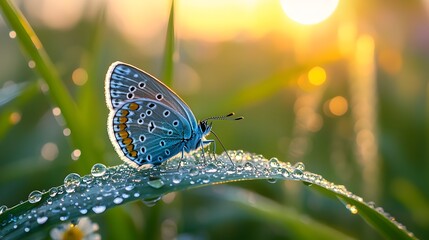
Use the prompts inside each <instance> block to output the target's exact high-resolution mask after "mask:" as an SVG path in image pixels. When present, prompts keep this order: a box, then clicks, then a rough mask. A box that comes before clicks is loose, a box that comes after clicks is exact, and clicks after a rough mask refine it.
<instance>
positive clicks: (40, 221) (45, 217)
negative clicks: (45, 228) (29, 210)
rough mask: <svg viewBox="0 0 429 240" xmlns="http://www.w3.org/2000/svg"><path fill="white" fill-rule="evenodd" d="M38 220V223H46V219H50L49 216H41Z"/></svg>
mask: <svg viewBox="0 0 429 240" xmlns="http://www.w3.org/2000/svg"><path fill="white" fill-rule="evenodd" d="M36 220H37V223H38V224H44V223H45V222H46V221H48V217H47V216H40V217H38V218H37V219H36Z"/></svg>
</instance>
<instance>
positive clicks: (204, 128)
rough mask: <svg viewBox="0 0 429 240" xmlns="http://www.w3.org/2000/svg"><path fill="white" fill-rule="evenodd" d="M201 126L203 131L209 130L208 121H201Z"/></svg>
mask: <svg viewBox="0 0 429 240" xmlns="http://www.w3.org/2000/svg"><path fill="white" fill-rule="evenodd" d="M200 128H201V131H202V132H205V131H206V130H207V122H205V121H202V122H200Z"/></svg>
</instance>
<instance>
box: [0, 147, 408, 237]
mask: <svg viewBox="0 0 429 240" xmlns="http://www.w3.org/2000/svg"><path fill="white" fill-rule="evenodd" d="M231 160H232V161H233V163H234V165H233V164H232V163H231ZM179 164H180V165H181V166H180V168H178V165H179ZM93 169H95V168H93ZM256 179H267V180H270V181H274V180H293V181H301V182H304V183H306V184H307V185H312V186H314V187H315V188H317V189H318V190H320V191H323V192H325V193H327V194H328V195H330V196H333V197H337V198H339V199H341V201H343V202H346V203H347V204H349V205H348V206H349V208H350V209H355V208H356V209H357V212H355V211H354V210H353V211H352V212H354V213H356V214H358V215H360V216H361V217H363V218H364V219H365V220H367V221H368V222H369V223H370V224H371V226H373V227H374V228H375V229H376V230H377V231H379V232H380V233H381V234H383V235H384V236H386V237H388V238H395V239H413V235H412V233H410V232H408V231H407V230H406V228H405V227H404V226H403V225H401V224H399V223H398V222H396V221H395V220H394V219H393V218H391V217H389V216H388V215H387V214H386V213H384V212H382V211H381V210H379V208H376V207H375V206H373V205H370V204H367V203H365V202H364V201H363V200H362V198H360V197H358V196H356V195H354V194H352V193H351V192H349V191H348V190H347V189H346V188H345V187H344V186H342V185H336V184H334V183H331V182H329V181H327V180H326V179H324V178H323V177H322V176H320V175H317V174H315V173H311V172H307V171H305V169H304V164H302V163H297V164H295V165H294V166H291V164H290V163H284V162H279V161H278V160H277V159H275V158H272V159H270V160H267V159H265V158H263V157H262V156H261V155H256V154H250V153H245V152H243V151H229V152H228V155H227V154H225V153H223V154H222V155H219V156H217V157H216V158H214V159H207V157H206V158H204V157H202V156H201V155H200V154H199V153H195V154H194V155H187V156H185V157H184V158H183V159H181V158H180V157H175V158H173V159H171V160H169V161H168V162H165V163H164V164H162V165H161V166H156V167H152V168H149V169H145V170H144V169H141V170H139V169H135V168H132V167H129V166H127V165H119V166H115V167H110V168H108V169H104V168H103V166H102V165H98V171H93V175H86V176H83V177H79V176H78V175H77V174H74V173H72V174H70V175H69V176H67V177H66V178H65V182H64V185H63V186H59V187H53V188H52V189H50V190H49V191H48V192H45V193H43V194H41V195H40V196H39V197H40V199H38V198H33V199H32V202H33V203H30V202H29V201H26V202H24V203H22V204H19V205H17V206H15V207H12V208H10V209H8V210H6V211H4V212H3V213H2V214H1V215H0V224H1V226H2V228H1V230H0V237H3V238H7V239H21V238H22V237H24V236H29V234H30V233H36V232H38V231H41V230H42V229H45V228H48V227H52V226H54V225H57V224H59V223H61V222H63V221H70V220H73V219H77V218H79V217H81V216H84V215H92V214H100V213H102V212H104V211H106V210H107V209H109V208H113V207H115V206H117V205H121V204H125V203H127V202H131V201H135V200H143V202H144V203H146V204H147V205H148V206H152V205H154V204H156V202H157V201H158V200H159V199H161V197H162V196H163V195H165V194H167V193H170V192H175V191H183V190H188V189H193V188H197V187H203V186H209V185H215V184H221V183H228V182H234V181H244V180H256ZM230 196H231V197H230V201H231V200H232V201H236V202H241V204H243V203H245V201H246V200H245V199H248V198H244V197H243V195H240V194H239V192H237V194H236V195H230ZM253 205H255V207H254V208H255V209H257V210H258V211H260V212H265V213H266V214H273V215H275V216H276V217H277V218H281V219H282V221H284V222H285V224H293V223H292V222H293V221H291V220H293V219H291V218H288V217H287V216H286V215H288V214H290V213H291V211H286V210H285V209H284V208H282V207H280V206H278V205H277V206H275V205H272V204H271V203H268V201H267V200H261V199H260V200H259V201H256V202H255V203H253ZM258 205H259V206H258ZM282 215H284V216H282ZM29 216H31V217H29ZM289 217H290V216H289ZM297 218H298V216H297ZM295 224H296V223H295ZM299 229H301V230H302V228H301V227H300V228H299ZM326 229H327V227H326V226H321V225H317V224H316V225H315V227H313V228H312V230H311V231H313V233H314V235H313V236H323V237H324V238H325V237H326V238H329V237H333V238H342V237H343V236H344V235H343V234H341V233H338V232H337V231H334V230H332V231H327V230H326ZM301 230H297V232H296V233H295V234H296V236H304V235H302V234H305V232H304V233H302V232H301V233H300V232H299V231H301ZM309 231H310V230H309Z"/></svg>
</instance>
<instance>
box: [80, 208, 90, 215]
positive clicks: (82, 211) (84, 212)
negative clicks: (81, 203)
mask: <svg viewBox="0 0 429 240" xmlns="http://www.w3.org/2000/svg"><path fill="white" fill-rule="evenodd" d="M79 212H80V213H81V214H84V215H85V214H87V213H88V209H86V208H82V209H80V210H79Z"/></svg>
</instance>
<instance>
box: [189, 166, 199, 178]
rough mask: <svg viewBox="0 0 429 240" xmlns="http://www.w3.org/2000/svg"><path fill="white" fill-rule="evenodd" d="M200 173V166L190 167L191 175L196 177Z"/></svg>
mask: <svg viewBox="0 0 429 240" xmlns="http://www.w3.org/2000/svg"><path fill="white" fill-rule="evenodd" d="M198 174H199V171H198V168H196V167H192V168H191V169H189V176H191V177H195V176H197V175H198Z"/></svg>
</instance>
